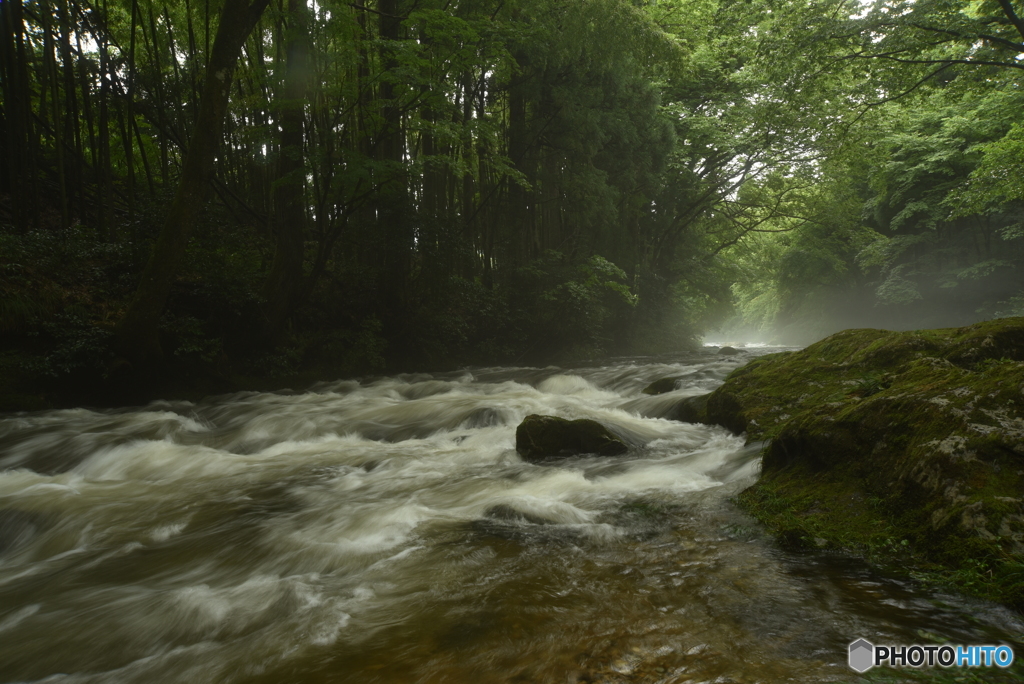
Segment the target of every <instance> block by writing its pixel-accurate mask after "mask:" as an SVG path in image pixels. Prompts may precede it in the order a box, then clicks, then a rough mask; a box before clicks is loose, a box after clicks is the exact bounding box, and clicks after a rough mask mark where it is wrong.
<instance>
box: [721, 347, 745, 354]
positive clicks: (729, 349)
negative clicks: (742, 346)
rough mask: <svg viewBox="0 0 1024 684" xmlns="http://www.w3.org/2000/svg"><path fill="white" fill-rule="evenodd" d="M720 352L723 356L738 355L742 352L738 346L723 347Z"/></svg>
mask: <svg viewBox="0 0 1024 684" xmlns="http://www.w3.org/2000/svg"><path fill="white" fill-rule="evenodd" d="M718 353H719V354H721V355H722V356H736V355H737V354H739V353H740V350H739V349H737V348H736V347H722V348H721V349H719V350H718Z"/></svg>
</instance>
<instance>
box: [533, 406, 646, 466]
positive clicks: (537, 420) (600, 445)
mask: <svg viewBox="0 0 1024 684" xmlns="http://www.w3.org/2000/svg"><path fill="white" fill-rule="evenodd" d="M628 450H629V448H628V447H627V445H626V443H625V442H624V441H623V440H622V439H621V438H619V437H618V436H617V435H615V434H614V433H613V432H612V431H611V430H609V429H608V428H606V427H605V426H604V425H601V424H600V423H598V422H597V421H596V420H590V419H588V418H582V419H580V420H567V419H565V418H558V417H556V416H538V415H529V416H526V418H525V419H524V420H523V422H522V423H520V424H519V427H518V428H516V451H518V452H519V453H520V454H521V455H522V457H523V458H525V459H526V460H527V461H533V462H536V461H543V460H546V459H550V458H559V457H561V456H571V455H572V454H598V455H601V456H614V455H616V454H624V453H626V451H628Z"/></svg>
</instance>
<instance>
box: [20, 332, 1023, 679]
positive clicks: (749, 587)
mask: <svg viewBox="0 0 1024 684" xmlns="http://www.w3.org/2000/svg"><path fill="white" fill-rule="evenodd" d="M753 353H756V352H744V354H743V355H741V357H738V358H735V359H723V358H720V357H717V356H714V355H711V354H706V355H700V354H698V355H691V356H690V357H685V358H678V359H674V360H672V361H664V360H659V361H653V360H649V361H644V360H635V361H629V362H622V363H616V364H610V365H607V366H603V367H596V368H588V369H575V370H571V371H566V370H560V369H554V368H548V369H523V368H520V369H483V370H476V371H473V372H465V373H458V374H450V375H443V376H427V375H422V376H400V377H393V378H383V379H379V380H376V381H373V382H364V383H356V382H341V383H333V384H323V385H320V386H317V387H314V388H313V389H311V390H310V391H307V392H302V393H281V394H255V393H243V394H237V395H233V396H227V397H217V398H213V399H209V400H206V401H204V402H201V403H199V404H191V403H186V402H180V403H156V404H152V405H150V406H147V407H144V408H141V409H125V410H121V411H106V412H95V411H88V410H85V409H77V410H72V411H54V412H47V413H40V414H30V415H9V416H6V417H2V418H0V681H3V682H11V681H47V682H261V683H267V684H270V683H277V682H360V683H361V682H666V683H668V682H723V683H724V682H781V681H788V682H831V681H850V680H853V679H856V678H855V677H854V676H853V672H852V671H851V670H849V669H848V668H847V666H846V648H847V644H848V643H849V642H850V641H853V640H854V639H855V638H858V637H864V638H867V639H868V640H870V641H873V642H874V643H898V644H907V643H935V642H952V643H966V644H972V643H977V644H987V643H995V642H1004V643H1009V644H1018V643H1020V642H1019V638H1020V635H1021V634H1022V633H1024V625H1022V624H1021V622H1020V621H1019V620H1018V618H1017V617H1016V616H1014V615H1012V614H1010V613H1009V612H1007V611H1005V610H1003V609H1001V608H998V607H996V606H992V605H989V604H983V603H979V602H972V601H968V600H965V599H962V598H957V597H954V596H947V595H942V594H935V593H928V592H925V591H923V590H921V589H919V588H915V587H914V586H912V585H911V584H909V583H908V582H906V581H904V580H900V579H896V578H892V577H885V576H882V575H879V574H878V573H876V572H874V571H872V570H871V569H869V568H867V567H866V566H864V565H863V564H862V563H859V562H857V561H855V560H852V559H847V558H843V557H840V556H828V555H823V554H810V555H807V554H804V555H794V554H789V553H785V552H783V551H780V550H779V549H777V548H775V547H774V546H773V545H772V543H771V542H770V541H769V540H767V539H765V538H764V536H763V534H762V533H761V532H760V531H759V530H758V528H757V526H756V524H754V523H753V521H751V520H750V519H749V518H747V517H746V516H744V515H743V514H741V513H740V512H738V511H737V510H736V509H735V508H734V507H733V506H732V505H731V503H730V502H729V497H730V496H732V495H734V494H735V493H736V492H738V491H741V490H742V488H743V487H745V486H747V485H748V484H749V483H750V482H751V481H752V478H753V477H754V476H755V475H756V469H757V458H758V450H757V448H756V447H748V448H744V447H743V440H742V439H741V438H739V437H735V436H732V435H730V434H728V433H727V432H725V431H724V430H722V429H719V428H712V427H707V426H698V425H689V424H684V423H677V422H673V421H668V420H665V419H662V418H660V417H659V416H662V415H665V413H666V412H667V411H668V410H669V409H670V408H671V406H672V404H673V403H674V402H676V401H678V400H679V399H680V398H682V397H685V396H689V395H693V394H700V393H703V392H706V391H709V390H710V389H712V388H714V387H715V386H717V385H718V384H720V382H721V380H722V379H723V378H724V376H725V375H726V374H727V373H728V372H729V371H730V370H732V369H733V368H735V367H736V366H737V365H739V364H740V363H743V362H744V361H746V360H748V359H749V358H750V356H751V355H752V354H753ZM666 375H682V376H684V380H683V381H682V383H681V388H680V389H679V390H677V391H676V392H673V393H670V394H668V395H661V396H657V397H647V396H644V395H641V394H640V389H642V388H643V387H644V386H645V385H646V384H647V383H648V382H650V381H653V380H655V379H658V378H660V377H664V376H666ZM530 413H544V414H554V415H561V416H565V417H568V418H576V417H590V418H596V419H598V420H601V421H602V422H605V423H607V424H609V425H611V426H613V427H614V428H615V429H616V430H618V431H620V432H621V433H623V434H624V435H625V436H627V437H629V438H630V439H631V440H633V441H635V442H636V443H637V444H642V445H643V446H642V447H639V448H637V449H635V450H634V451H633V452H631V453H630V454H628V455H627V456H624V457H621V458H572V459H566V460H564V461H560V462H557V463H555V464H552V465H545V466H540V465H531V464H527V463H525V462H523V461H522V460H521V459H520V458H519V456H518V455H517V454H516V452H515V448H514V440H515V438H514V432H515V426H516V425H517V424H518V423H519V422H520V420H521V419H522V418H523V417H524V416H526V415H528V414H530ZM1016 650H1017V651H1018V653H1022V654H1024V649H1022V648H1019V647H1018V648H1017V649H1016ZM873 672H874V673H875V674H877V673H878V672H879V671H878V670H875V671H873ZM952 672H953V671H950V672H949V673H947V674H950V673H952ZM888 674H889V675H890V676H896V675H898V676H896V680H897V681H899V680H901V679H904V678H906V677H910V676H917V677H918V678H920V677H921V676H924V675H927V674H928V673H927V671H925V672H922V673H917V674H915V673H914V672H901V671H895V670H888ZM984 676H986V677H987V676H988V673H986V674H984ZM993 676H994V673H993ZM887 681H891V679H890V680H887ZM976 681H984V679H982V680H976Z"/></svg>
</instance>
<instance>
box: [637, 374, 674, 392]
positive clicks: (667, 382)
mask: <svg viewBox="0 0 1024 684" xmlns="http://www.w3.org/2000/svg"><path fill="white" fill-rule="evenodd" d="M678 382H679V378H678V377H672V378H662V379H661V380H655V381H654V382H652V383H651V384H650V385H648V386H647V387H644V389H643V393H644V394H664V393H665V392H674V391H675V390H676V388H677V383H678Z"/></svg>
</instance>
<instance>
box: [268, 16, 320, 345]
mask: <svg viewBox="0 0 1024 684" xmlns="http://www.w3.org/2000/svg"><path fill="white" fill-rule="evenodd" d="M308 15H309V10H308V8H307V6H306V2H305V0H288V28H287V29H286V31H285V35H286V36H287V38H286V40H287V43H288V45H287V48H286V49H287V57H286V58H285V59H286V63H285V76H284V87H283V90H284V92H283V93H282V97H281V102H280V122H281V134H280V138H279V140H280V147H281V151H280V154H279V158H278V174H277V183H276V187H275V188H274V233H275V235H274V237H275V240H276V241H275V248H274V261H273V263H272V264H271V267H270V273H269V274H268V275H267V280H266V281H265V282H264V284H263V292H262V295H263V299H264V301H265V302H266V304H265V306H264V311H263V313H264V316H265V317H266V318H265V321H264V326H265V331H266V333H267V336H268V338H269V339H274V338H275V337H277V336H278V335H279V334H280V331H281V328H282V326H283V324H284V323H285V321H286V320H287V318H288V316H289V315H290V313H291V311H292V310H293V308H294V307H295V306H297V305H298V301H297V298H298V296H299V294H300V293H301V292H302V291H303V287H302V260H303V251H304V246H305V234H306V207H305V204H306V203H305V192H304V186H305V183H304V181H305V164H304V163H303V147H302V143H303V132H302V128H303V120H304V118H305V117H304V105H305V102H306V98H307V95H308V91H309V47H310V46H309V35H308V32H309V16H308Z"/></svg>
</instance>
